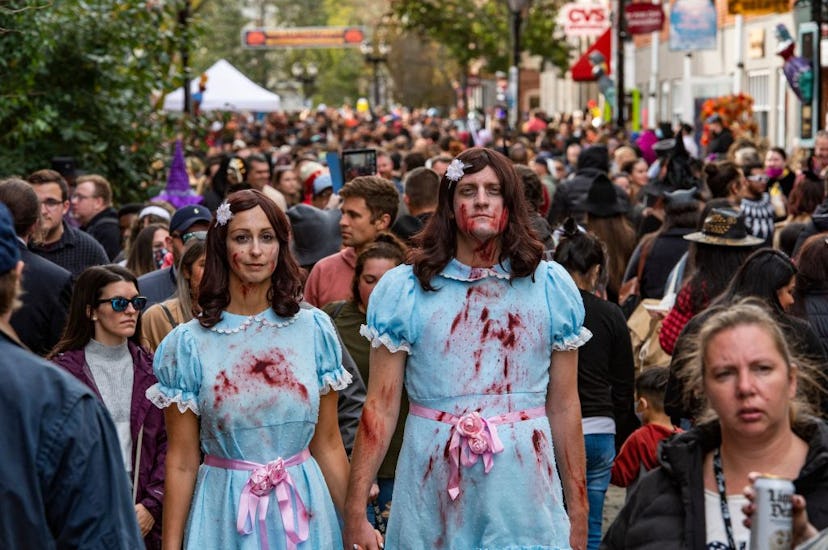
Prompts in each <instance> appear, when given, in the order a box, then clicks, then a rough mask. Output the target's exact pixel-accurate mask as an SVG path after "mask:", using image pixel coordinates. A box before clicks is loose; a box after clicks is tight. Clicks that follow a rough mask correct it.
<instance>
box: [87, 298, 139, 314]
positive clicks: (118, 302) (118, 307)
mask: <svg viewBox="0 0 828 550" xmlns="http://www.w3.org/2000/svg"><path fill="white" fill-rule="evenodd" d="M106 302H109V303H110V305H112V310H113V311H117V312H119V313H120V312H122V311H126V308H127V306H128V305H129V304H132V307H133V308H134V309H135V311H143V310H144V308H145V307H147V298H146V297H145V296H136V297H135V298H133V299H131V300H130V299H128V298H124V297H123V296H113V297H112V298H104V299H102V300H98V301H97V302H96V303H97V304H104V303H106Z"/></svg>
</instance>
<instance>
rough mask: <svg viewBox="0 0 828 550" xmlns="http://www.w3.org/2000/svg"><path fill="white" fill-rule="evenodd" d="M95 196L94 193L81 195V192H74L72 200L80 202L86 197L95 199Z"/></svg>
mask: <svg viewBox="0 0 828 550" xmlns="http://www.w3.org/2000/svg"><path fill="white" fill-rule="evenodd" d="M94 198H95V197H94V196H93V195H81V194H80V193H74V194H73V195H72V200H73V201H76V202H80V201H82V200H86V199H94Z"/></svg>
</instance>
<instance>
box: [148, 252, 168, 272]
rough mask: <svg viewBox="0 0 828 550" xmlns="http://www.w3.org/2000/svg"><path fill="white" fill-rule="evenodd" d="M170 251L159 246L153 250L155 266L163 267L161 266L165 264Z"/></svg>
mask: <svg viewBox="0 0 828 550" xmlns="http://www.w3.org/2000/svg"><path fill="white" fill-rule="evenodd" d="M168 253H169V251H168V250H167V249H166V248H159V249H158V250H156V251H155V252H153V255H152V259H153V260H155V267H156V268H158V269H161V266H163V265H164V258H165V257H166V256H167V254H168Z"/></svg>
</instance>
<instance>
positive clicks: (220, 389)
mask: <svg viewBox="0 0 828 550" xmlns="http://www.w3.org/2000/svg"><path fill="white" fill-rule="evenodd" d="M213 393H214V394H215V396H216V399H215V401H216V407H219V406H220V405H221V402H222V401H223V400H224V399H225V398H226V397H228V396H231V395H236V394H237V393H239V387H238V386H236V385H235V384H234V383H233V382H231V381H230V379H229V378H227V371H221V372H220V373H219V374H218V376H217V377H216V383H215V385H213Z"/></svg>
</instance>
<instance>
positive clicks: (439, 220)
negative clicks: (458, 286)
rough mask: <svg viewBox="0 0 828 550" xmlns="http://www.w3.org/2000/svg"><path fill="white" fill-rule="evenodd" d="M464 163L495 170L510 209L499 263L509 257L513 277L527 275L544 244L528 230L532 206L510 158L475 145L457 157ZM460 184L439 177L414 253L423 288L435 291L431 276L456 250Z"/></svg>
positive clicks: (471, 171)
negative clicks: (432, 209) (434, 200)
mask: <svg viewBox="0 0 828 550" xmlns="http://www.w3.org/2000/svg"><path fill="white" fill-rule="evenodd" d="M457 159H459V160H460V161H461V162H462V163H463V164H464V165H466V166H467V167H466V168H465V169H464V172H465V174H476V173H477V172H480V171H481V170H483V169H484V168H486V167H487V166H490V167H491V168H492V170H494V173H495V175H496V176H497V179H498V181H499V182H500V184H501V187H502V189H501V192H502V194H503V207H504V209H506V210H508V212H509V220H508V222H507V223H506V228H505V229H504V231H503V233H502V234H501V236H500V242H501V249H500V258H498V262H500V261H502V260H503V259H504V258H509V261H510V262H511V275H512V276H513V277H528V276H530V275H532V273H534V271H535V268H537V267H538V264H539V263H540V261H541V257H542V256H543V244H541V242H540V241H538V240H537V239H536V238H535V237H534V235H533V234H532V233H531V231H530V229H529V217H528V214H527V212H528V210H529V206H528V205H527V204H526V199H525V198H524V194H523V183H522V182H521V180H520V178H519V177H518V175H517V172H515V169H514V166H512V163H511V161H509V159H507V158H506V157H504V156H503V155H502V154H500V153H498V152H497V151H495V150H494V149H486V148H483V147H472V148H470V149H466V150H465V151H463V152H462V153H460V154H459V155H458V156H457ZM456 187H457V185H456V184H455V183H454V182H452V181H451V180H449V179H448V178H446V176H445V175H443V177H442V178H441V179H440V193H439V196H438V198H437V210H436V211H435V212H434V214H433V215H432V216H431V217H430V218H429V220H428V223H427V224H426V226H425V228H424V229H423V231H422V232H420V233H419V234H418V236H417V238H416V241H415V242H416V243H417V246H418V248H417V249H416V250H415V251H414V252H413V253H412V255H411V261H412V263H413V264H414V274H415V275H416V276H417V279H418V280H419V281H420V286H422V288H423V290H436V289H435V288H434V287H432V286H431V283H430V281H431V279H432V278H434V276H435V275H437V273H439V272H440V271H442V270H443V268H444V267H446V265H448V263H449V261H450V260H451V258H452V257H453V256H454V255H455V254H456V253H457V240H456V235H457V221H456V220H455V219H454V208H453V206H454V190H455V188H456Z"/></svg>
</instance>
